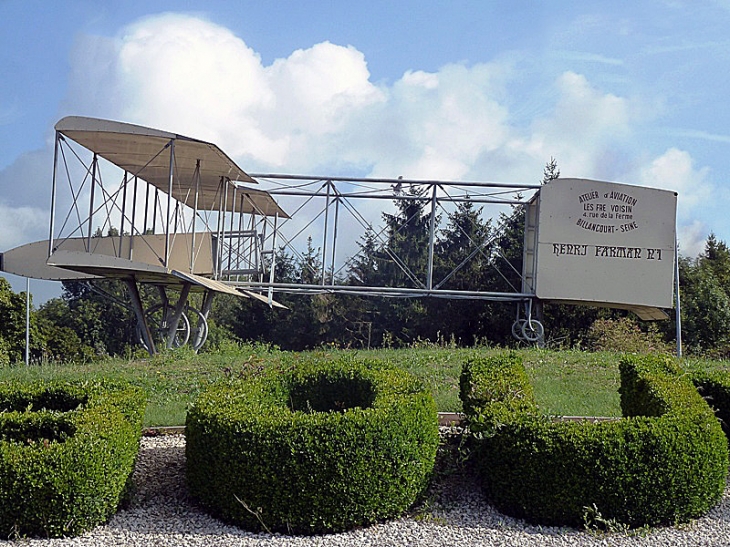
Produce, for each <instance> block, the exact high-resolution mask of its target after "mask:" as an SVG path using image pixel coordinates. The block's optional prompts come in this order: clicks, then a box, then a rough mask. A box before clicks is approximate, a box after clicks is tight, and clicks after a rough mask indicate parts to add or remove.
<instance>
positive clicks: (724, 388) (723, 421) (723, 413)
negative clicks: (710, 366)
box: [692, 371, 730, 438]
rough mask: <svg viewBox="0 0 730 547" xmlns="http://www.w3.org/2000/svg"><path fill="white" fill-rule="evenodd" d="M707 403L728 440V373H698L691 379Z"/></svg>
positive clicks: (729, 381)
mask: <svg viewBox="0 0 730 547" xmlns="http://www.w3.org/2000/svg"><path fill="white" fill-rule="evenodd" d="M692 382H693V383H694V385H695V386H696V387H697V390H698V391H699V392H700V395H702V396H703V397H704V398H705V400H706V401H707V403H708V404H709V405H710V406H711V407H712V408H713V409H714V411H715V415H716V416H717V419H718V420H720V425H721V426H722V430H723V431H724V432H725V435H726V436H727V437H728V438H730V372H728V371H713V372H700V373H696V374H694V375H693V377H692Z"/></svg>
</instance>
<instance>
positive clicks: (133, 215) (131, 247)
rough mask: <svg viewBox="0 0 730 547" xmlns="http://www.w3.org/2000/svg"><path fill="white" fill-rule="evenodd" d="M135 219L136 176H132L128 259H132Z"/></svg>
mask: <svg viewBox="0 0 730 547" xmlns="http://www.w3.org/2000/svg"><path fill="white" fill-rule="evenodd" d="M136 220H137V176H136V175H135V176H134V199H133V201H132V229H131V230H129V260H132V251H133V249H134V225H135V221H136Z"/></svg>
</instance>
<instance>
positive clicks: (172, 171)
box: [165, 139, 175, 268]
mask: <svg viewBox="0 0 730 547" xmlns="http://www.w3.org/2000/svg"><path fill="white" fill-rule="evenodd" d="M174 175H175V139H170V172H169V179H168V183H167V226H166V227H165V268H167V266H168V264H169V262H170V209H171V205H172V182H173V179H174Z"/></svg>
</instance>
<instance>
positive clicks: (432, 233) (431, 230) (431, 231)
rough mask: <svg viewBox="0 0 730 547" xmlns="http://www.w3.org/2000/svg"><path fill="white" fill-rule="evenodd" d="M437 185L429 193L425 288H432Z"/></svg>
mask: <svg viewBox="0 0 730 547" xmlns="http://www.w3.org/2000/svg"><path fill="white" fill-rule="evenodd" d="M437 189H438V186H436V185H435V184H434V185H433V193H432V195H431V224H430V227H429V234H428V273H427V277H428V278H427V279H426V289H428V290H429V291H430V290H431V289H433V252H434V239H435V238H436V191H437Z"/></svg>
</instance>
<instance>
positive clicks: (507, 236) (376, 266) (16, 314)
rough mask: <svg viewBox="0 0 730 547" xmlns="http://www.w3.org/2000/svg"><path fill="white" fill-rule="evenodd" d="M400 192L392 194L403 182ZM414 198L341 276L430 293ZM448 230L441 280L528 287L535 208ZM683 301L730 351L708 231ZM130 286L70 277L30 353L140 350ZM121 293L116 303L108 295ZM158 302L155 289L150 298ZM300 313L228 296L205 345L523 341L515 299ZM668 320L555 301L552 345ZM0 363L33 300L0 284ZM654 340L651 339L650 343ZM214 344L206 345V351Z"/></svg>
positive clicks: (683, 267) (441, 248)
mask: <svg viewBox="0 0 730 547" xmlns="http://www.w3.org/2000/svg"><path fill="white" fill-rule="evenodd" d="M559 175H560V172H559V170H558V168H557V163H556V162H555V160H554V159H551V161H550V162H548V163H547V164H546V166H545V170H544V173H543V178H542V182H543V183H545V182H548V181H549V180H552V179H554V178H557V177H559ZM394 191H395V190H394ZM398 191H400V192H403V193H404V194H405V195H406V197H408V198H411V199H397V200H395V201H394V203H395V211H394V212H393V213H383V214H382V223H383V226H382V229H381V230H380V231H378V232H377V233H376V231H375V229H373V228H369V229H367V230H366V232H365V233H364V234H363V235H362V236H361V237H360V239H359V242H358V246H359V252H358V253H357V254H356V256H354V257H351V259H350V260H349V261H348V262H347V264H348V266H347V268H346V269H345V270H344V273H342V274H341V275H340V276H339V277H338V278H337V280H336V281H337V283H343V284H348V285H354V286H361V287H410V288H419V287H420V285H419V283H421V280H423V279H425V277H426V275H427V273H428V267H429V239H430V226H431V211H430V208H429V205H428V203H429V201H428V200H426V199H420V198H423V197H424V192H425V191H426V189H425V188H424V187H419V186H409V187H407V188H405V189H398ZM434 220H435V221H436V224H437V226H438V229H437V230H436V233H435V241H434V252H433V266H432V275H433V279H436V280H444V279H445V281H443V285H442V288H444V289H451V290H475V289H482V290H489V291H497V292H518V291H519V290H520V287H521V279H520V274H521V271H522V247H523V231H524V211H523V208H522V206H515V207H513V209H512V210H511V211H509V212H506V213H501V214H500V215H499V216H498V218H497V219H496V222H493V219H485V218H484V215H483V208H482V207H479V206H477V205H476V204H475V203H474V202H472V201H469V200H466V201H463V202H459V203H457V204H455V207H454V208H453V210H451V211H448V212H445V211H442V212H441V213H440V214H439V215H436V218H435V219H434ZM275 268H276V278H277V280H279V281H281V282H283V283H302V284H311V283H318V282H319V280H321V279H322V276H323V274H325V275H333V274H332V272H323V266H322V260H321V252H320V249H317V248H315V247H314V246H313V245H312V241H311V239H310V240H309V241H308V244H307V248H306V249H305V251H304V252H303V253H301V254H298V255H297V256H294V255H292V254H290V253H288V252H286V251H285V250H284V249H281V250H280V251H279V253H278V256H277V258H276V264H275ZM679 271H680V295H681V305H682V327H683V328H682V332H683V341H684V346H685V351H687V352H693V353H697V354H705V355H713V356H719V357H724V356H730V249H728V246H727V245H726V244H725V243H724V242H723V241H720V240H718V239H717V238H716V237H715V235H714V234H711V235H710V236H709V237H708V238H707V241H706V243H705V248H704V251H703V252H702V253H700V255H699V256H697V257H680V261H679ZM125 291H126V289H125V287H124V285H123V284H122V283H120V282H118V281H114V280H103V281H96V282H95V285H94V287H91V286H90V285H88V284H87V283H80V282H64V284H63V292H62V295H61V297H60V298H55V299H52V300H49V301H48V302H46V303H44V304H43V305H41V306H40V307H39V308H38V309H35V308H33V309H32V312H31V321H30V324H31V335H30V339H31V344H30V353H31V358H32V359H33V360H34V361H41V360H78V359H82V360H92V359H96V358H99V357H101V356H107V355H122V356H124V355H127V356H132V355H135V354H142V353H143V350H141V349H140V347H139V345H138V342H137V338H138V335H137V331H136V320H135V317H134V314H133V313H132V312H131V311H130V309H129V308H128V307H125V306H123V305H120V304H119V303H121V302H124V301H127V297H126V294H125ZM110 297H111V298H110ZM142 297H143V300H144V301H145V302H146V303H147V305H148V306H149V305H152V304H153V303H154V301H155V297H156V291H154V289H153V288H146V290H144V291H143V294H142ZM275 298H276V300H277V301H278V302H280V303H282V304H284V305H286V306H287V307H288V308H289V310H278V309H270V308H268V307H267V306H264V305H262V304H261V303H260V302H257V301H253V300H251V299H242V298H236V297H233V296H226V295H220V296H218V297H216V300H215V303H214V306H213V309H212V311H211V315H210V317H209V325H210V329H209V330H210V334H209V341H208V343H207V344H206V346H205V347H207V348H217V347H219V346H220V345H221V344H224V343H226V342H230V341H233V342H240V341H257V342H263V343H268V344H272V345H276V346H278V347H280V348H282V349H290V350H304V349H312V348H318V347H323V346H336V347H344V348H379V347H403V346H412V345H417V344H422V343H438V344H452V345H458V346H473V345H478V344H490V345H500V346H514V345H516V344H519V342H518V341H517V340H516V339H514V337H513V336H512V323H513V322H514V320H515V316H516V309H515V304H514V303H502V302H495V301H488V300H477V299H471V298H462V299H442V298H393V297H383V296H362V295H352V294H329V293H323V294H315V295H305V294H276V295H275ZM670 316H671V317H670V320H669V321H662V322H654V323H645V322H642V321H639V320H638V319H635V318H634V317H633V316H630V315H629V314H628V312H625V311H622V310H610V309H605V308H595V307H588V306H566V305H551V304H546V305H545V307H544V324H545V326H546V342H547V344H548V346H551V347H569V348H584V349H610V348H609V347H606V348H604V346H606V344H608V346H610V345H611V343H610V342H607V341H610V340H614V342H613V343H616V342H615V340H619V341H620V340H623V342H624V343H626V341H627V340H641V344H643V346H644V347H652V348H653V347H660V348H662V349H665V350H666V349H667V348H670V347H672V346H671V344H673V341H674V337H675V317H674V310H671V311H670ZM0 317H2V318H3V320H2V323H0V365H1V364H7V363H11V362H18V361H22V360H23V355H24V352H25V294H24V293H18V294H16V293H14V292H13V291H12V290H11V288H10V285H9V284H8V283H7V281H5V280H4V279H2V278H0ZM647 344H648V346H647ZM205 347H204V348H205Z"/></svg>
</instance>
